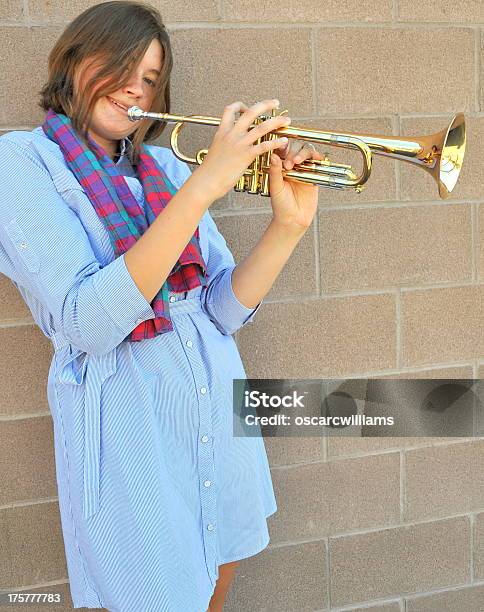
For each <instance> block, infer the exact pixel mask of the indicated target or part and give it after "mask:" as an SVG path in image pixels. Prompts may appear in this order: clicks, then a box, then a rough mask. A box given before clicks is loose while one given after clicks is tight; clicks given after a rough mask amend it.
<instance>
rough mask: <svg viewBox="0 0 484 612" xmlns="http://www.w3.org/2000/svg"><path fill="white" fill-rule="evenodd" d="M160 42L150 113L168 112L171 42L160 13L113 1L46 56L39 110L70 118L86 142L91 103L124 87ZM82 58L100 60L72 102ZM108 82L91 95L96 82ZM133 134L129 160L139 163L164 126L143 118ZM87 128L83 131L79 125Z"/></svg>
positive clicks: (88, 14) (74, 26)
mask: <svg viewBox="0 0 484 612" xmlns="http://www.w3.org/2000/svg"><path fill="white" fill-rule="evenodd" d="M154 38H156V39H158V41H159V42H160V44H161V47H162V51H163V57H162V62H163V63H162V67H161V74H160V76H159V77H158V78H157V80H156V86H155V97H154V100H153V104H152V106H151V108H150V109H143V110H151V111H153V112H159V113H168V112H170V74H171V69H172V66H173V56H172V52H171V45H170V39H169V36H168V32H167V30H166V28H165V25H164V24H163V22H162V19H161V16H160V14H159V12H158V11H157V10H156V9H155V8H153V7H152V6H150V5H148V4H145V3H143V2H131V1H126V0H115V1H111V2H105V3H102V4H97V5H95V6H93V7H91V8H89V9H87V10H86V11H84V12H83V13H81V14H80V15H79V16H78V17H76V18H75V19H74V20H73V21H72V22H71V23H70V24H69V25H68V26H67V27H66V29H65V30H64V31H63V33H62V34H61V36H60V38H59V39H58V41H57V42H56V44H55V45H54V47H53V49H52V50H51V52H50V54H49V60H48V69H49V73H48V81H47V83H46V84H45V85H44V87H43V88H42V90H41V91H40V92H39V94H40V101H39V106H40V107H41V108H42V109H43V110H45V111H47V110H48V109H49V108H52V109H53V110H54V111H55V112H56V113H62V114H64V115H67V116H68V117H70V119H71V121H72V127H73V128H74V129H75V130H76V131H77V133H78V134H79V135H80V136H81V138H83V139H84V142H85V144H86V145H88V142H87V127H88V125H89V122H90V121H89V118H90V116H91V113H92V110H93V108H94V105H95V104H96V102H97V100H98V99H99V98H101V97H103V96H105V95H106V94H109V93H112V92H113V91H114V90H116V89H118V88H119V87H122V86H123V85H124V84H125V83H126V82H127V81H128V79H129V77H130V74H131V70H132V69H133V68H134V67H135V66H137V65H138V63H139V62H140V61H141V60H142V58H143V56H144V54H145V52H146V50H147V48H148V47H149V45H150V43H151V41H152V40H153V39H154ZM86 58H92V59H93V60H94V61H96V60H99V59H101V60H102V66H101V69H100V70H99V71H97V73H96V74H95V75H94V76H93V77H92V78H91V79H90V80H89V81H88V82H87V83H86V86H85V89H84V90H83V92H82V96H80V95H79V96H77V99H74V95H73V94H74V91H73V84H74V75H75V73H76V69H77V67H78V66H79V64H80V63H81V62H82V61H83V60H84V59H86ZM106 78H108V79H109V80H108V81H107V82H106V83H105V84H104V85H103V86H102V87H100V88H99V89H98V91H96V92H95V94H94V95H93V94H92V90H93V88H94V87H95V86H96V84H98V83H99V82H100V81H102V80H104V79H106ZM138 123H139V127H138V128H137V129H136V131H135V132H134V133H133V135H132V137H131V140H132V142H133V149H134V151H133V157H132V160H131V161H132V162H133V163H137V161H138V156H139V147H140V145H141V143H142V142H144V141H147V140H153V139H155V138H157V137H158V136H159V135H160V134H161V133H162V132H163V130H164V128H165V126H166V123H164V122H160V121H155V120H150V119H141V120H139V121H138ZM84 125H85V126H86V130H85V131H84V130H83V128H82V126H84Z"/></svg>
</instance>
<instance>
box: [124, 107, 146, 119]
mask: <svg viewBox="0 0 484 612" xmlns="http://www.w3.org/2000/svg"><path fill="white" fill-rule="evenodd" d="M143 112H144V111H143V110H141V108H140V107H139V106H130V107H129V108H128V117H129V118H130V120H131V121H138V119H142V118H143Z"/></svg>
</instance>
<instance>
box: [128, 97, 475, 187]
mask: <svg viewBox="0 0 484 612" xmlns="http://www.w3.org/2000/svg"><path fill="white" fill-rule="evenodd" d="M284 113H287V110H284V111H283V112H282V113H280V114H281V115H283V114H284ZM275 116H276V115H275V109H272V113H271V115H266V114H264V115H260V116H259V117H257V119H256V121H255V123H253V124H252V125H251V126H250V127H251V128H252V127H255V126H256V125H259V124H260V123H261V122H262V121H266V120H267V119H270V118H271V117H275ZM128 117H129V118H130V120H131V121H138V120H140V119H154V120H157V121H166V122H175V123H176V125H175V127H174V129H173V131H172V133H171V138H170V144H171V148H172V150H173V153H174V154H175V155H176V156H177V157H178V159H180V160H182V161H185V162H188V163H190V164H201V163H202V162H203V159H204V157H205V155H206V154H207V153H208V149H200V151H198V153H197V155H196V157H188V156H187V155H184V154H183V153H182V152H181V151H180V149H179V147H178V136H179V134H180V131H181V129H182V128H183V127H184V125H185V123H196V124H202V125H220V121H221V119H219V118H218V117H206V116H203V115H188V116H185V115H172V114H170V113H152V112H147V111H143V110H142V109H141V108H139V107H138V106H131V107H130V108H129V109H128ZM280 136H287V137H288V138H296V139H299V140H305V141H311V142H315V143H324V144H327V145H330V146H333V147H344V148H349V149H357V150H359V151H360V152H361V155H362V157H363V169H362V171H361V173H360V175H357V174H355V172H354V171H353V169H352V167H351V166H348V165H346V164H338V163H333V162H331V161H330V160H329V158H328V156H327V154H325V157H324V159H323V160H316V159H311V160H306V161H304V162H302V163H300V164H296V165H295V166H294V167H293V169H292V170H285V169H283V176H284V178H286V179H289V180H294V181H300V182H303V183H311V184H315V185H319V186H321V187H329V188H332V189H345V188H353V189H354V190H355V191H356V192H357V193H361V191H362V189H363V186H364V184H365V183H366V182H367V180H368V179H369V178H370V174H371V167H372V159H373V154H376V155H383V156H385V157H390V158H394V159H399V160H401V161H405V162H409V163H412V164H414V165H416V166H418V167H420V168H423V169H424V170H425V171H427V172H429V173H430V174H431V175H432V176H433V178H434V180H435V181H436V182H437V186H438V190H439V195H440V197H441V198H447V197H449V195H450V193H451V192H452V190H453V189H454V187H455V185H456V183H457V179H458V177H459V174H460V171H461V168H462V162H463V159H464V153H465V146H466V128H465V118H464V115H463V114H462V113H458V114H456V115H455V116H454V118H453V119H452V121H451V122H450V124H449V126H448V127H447V128H445V129H443V130H442V131H440V132H436V133H435V134H431V135H429V136H415V137H403V136H388V137H386V136H379V135H375V134H358V133H345V132H322V131H320V130H315V129H312V128H308V127H294V126H288V127H284V128H279V129H277V130H274V131H273V132H270V133H268V134H265V135H264V136H263V137H262V138H260V139H259V140H258V141H257V142H258V143H259V142H262V141H263V140H270V139H275V138H277V137H280ZM270 155H271V152H270V151H268V152H266V153H264V154H262V155H259V156H257V157H256V158H255V160H254V161H253V162H252V164H251V165H250V166H249V168H247V170H246V171H245V172H244V174H243V175H242V176H241V178H240V179H239V180H238V181H237V183H236V184H235V186H234V190H235V191H245V192H247V193H253V194H260V195H263V196H269V195H270V194H269V158H270Z"/></svg>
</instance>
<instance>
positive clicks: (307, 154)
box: [286, 145, 324, 168]
mask: <svg viewBox="0 0 484 612" xmlns="http://www.w3.org/2000/svg"><path fill="white" fill-rule="evenodd" d="M307 159H309V160H310V159H319V160H321V159H324V157H323V155H321V153H319V152H318V151H316V150H314V149H310V148H308V146H307V145H305V146H303V147H302V148H301V149H300V150H299V151H298V152H297V153H296V154H295V155H294V157H293V158H292V159H291V162H292V164H291V166H286V168H289V167H292V165H294V164H300V163H302V162H303V161H305V160H307Z"/></svg>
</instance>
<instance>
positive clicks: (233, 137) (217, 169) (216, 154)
mask: <svg viewBox="0 0 484 612" xmlns="http://www.w3.org/2000/svg"><path fill="white" fill-rule="evenodd" d="M278 106H279V102H278V100H264V101H263V102H258V103H257V104H254V105H253V106H251V107H248V106H246V105H245V104H244V103H243V102H234V103H233V104H229V105H228V106H226V107H225V109H224V113H223V116H222V119H221V123H220V125H219V127H218V129H217V131H216V133H215V136H214V138H213V141H212V144H211V145H210V147H209V150H208V153H207V154H206V156H205V158H204V160H203V163H202V164H201V165H200V166H199V167H198V168H196V169H195V171H194V172H193V173H192V177H197V179H200V178H201V179H202V182H201V185H202V186H203V189H204V190H205V191H206V192H208V195H209V197H210V198H211V199H212V200H216V199H218V198H221V197H222V196H224V195H225V194H226V193H227V192H228V191H230V190H231V189H233V187H234V185H235V183H236V182H237V181H238V180H239V179H240V178H241V176H242V175H243V174H244V172H245V171H246V170H247V168H248V167H249V166H250V165H251V164H252V162H253V161H254V159H255V158H256V157H257V156H258V155H262V154H263V153H266V152H267V151H272V150H274V149H276V148H277V147H279V148H280V147H284V146H285V145H286V144H287V142H288V139H287V138H286V137H284V138H276V139H274V140H267V141H264V142H261V143H259V144H256V145H254V142H256V141H257V140H258V139H259V138H261V136H263V135H265V134H267V133H269V132H273V131H274V130H276V129H279V128H281V127H284V126H287V125H289V123H290V120H289V121H288V119H287V118H286V117H284V116H281V115H279V116H277V117H272V118H271V119H267V120H266V121H262V122H261V123H260V124H259V125H258V126H256V127H254V128H251V129H249V128H250V126H251V125H252V124H253V123H254V122H255V119H256V118H257V117H258V116H259V115H262V114H263V113H266V112H267V111H269V112H270V111H271V110H272V109H273V108H277V107H278ZM237 112H241V113H243V114H242V115H241V116H240V117H239V118H238V119H236V116H235V115H236V113H237Z"/></svg>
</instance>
